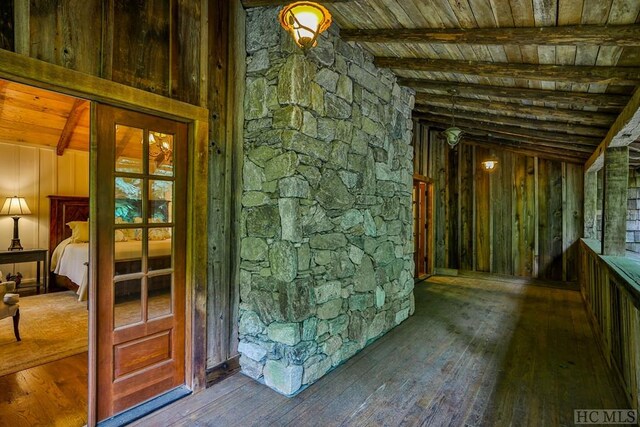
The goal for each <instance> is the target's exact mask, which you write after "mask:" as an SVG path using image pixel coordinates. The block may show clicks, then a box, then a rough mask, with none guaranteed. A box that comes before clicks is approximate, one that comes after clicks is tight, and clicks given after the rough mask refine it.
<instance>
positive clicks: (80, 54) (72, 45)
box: [22, 0, 102, 75]
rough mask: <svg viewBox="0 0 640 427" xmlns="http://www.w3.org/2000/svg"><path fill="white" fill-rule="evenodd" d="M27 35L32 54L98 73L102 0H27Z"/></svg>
mask: <svg viewBox="0 0 640 427" xmlns="http://www.w3.org/2000/svg"><path fill="white" fill-rule="evenodd" d="M22 1H28V0H22ZM29 37H30V41H29V46H30V55H31V56H32V57H34V58H38V59H41V60H43V61H47V62H50V63H52V64H56V65H61V66H63V67H66V68H70V69H72V70H76V71H81V72H83V73H88V74H92V75H99V73H100V61H101V37H102V1H101V0H31V2H30V22H29Z"/></svg>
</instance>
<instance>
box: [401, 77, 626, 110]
mask: <svg viewBox="0 0 640 427" xmlns="http://www.w3.org/2000/svg"><path fill="white" fill-rule="evenodd" d="M398 84H399V85H401V86H408V87H412V88H414V89H426V90H432V91H438V92H443V93H448V92H450V91H452V90H455V91H457V92H458V94H460V95H466V96H474V95H482V96H492V97H495V98H508V99H518V100H523V99H526V100H529V101H542V102H557V103H559V104H571V105H581V106H592V107H613V108H623V107H624V106H625V105H627V102H629V97H628V96H625V95H612V94H606V93H587V92H563V91H555V90H544V89H527V88H520V87H506V86H489V85H478V84H470V83H459V82H448V81H435V80H425V79H407V78H400V79H398Z"/></svg>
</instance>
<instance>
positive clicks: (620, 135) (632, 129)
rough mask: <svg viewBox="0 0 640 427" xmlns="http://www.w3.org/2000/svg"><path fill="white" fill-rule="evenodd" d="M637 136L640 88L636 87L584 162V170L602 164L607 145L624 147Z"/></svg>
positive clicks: (597, 167) (589, 169)
mask: <svg viewBox="0 0 640 427" xmlns="http://www.w3.org/2000/svg"><path fill="white" fill-rule="evenodd" d="M638 138H640V90H637V89H636V93H634V94H633V97H631V100H630V101H629V103H628V104H627V106H626V107H624V110H622V112H621V113H620V115H619V116H618V118H617V119H616V121H615V122H614V123H613V125H612V126H611V128H610V129H609V132H607V135H606V136H605V137H604V140H602V142H601V143H600V145H598V148H596V150H595V151H594V152H593V154H592V155H591V157H589V160H587V162H586V163H585V165H584V170H585V171H594V170H598V169H600V168H601V167H602V165H603V164H604V152H605V150H606V149H607V148H608V147H624V146H625V145H629V144H631V143H632V142H635V141H636V140H637V139H638Z"/></svg>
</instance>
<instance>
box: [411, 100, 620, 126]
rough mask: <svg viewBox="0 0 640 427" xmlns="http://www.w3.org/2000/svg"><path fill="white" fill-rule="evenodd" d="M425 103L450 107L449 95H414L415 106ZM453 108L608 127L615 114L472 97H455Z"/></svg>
mask: <svg viewBox="0 0 640 427" xmlns="http://www.w3.org/2000/svg"><path fill="white" fill-rule="evenodd" d="M425 105H437V106H442V107H445V108H451V97H450V96H443V95H432V94H425V93H418V94H417V95H416V108H418V109H420V108H422V107H421V106H425ZM455 110H471V111H479V112H482V113H487V114H494V115H503V116H504V115H507V116H508V115H512V116H513V115H522V116H528V117H526V118H532V119H537V120H546V121H557V122H566V123H579V124H583V125H589V126H597V127H606V128H608V127H610V126H611V124H612V123H613V122H614V121H615V117H616V116H615V114H608V113H598V112H593V111H582V110H569V109H563V108H547V107H537V106H534V105H522V104H516V103H509V102H497V101H485V100H482V99H472V98H462V97H456V98H455Z"/></svg>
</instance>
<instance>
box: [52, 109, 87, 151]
mask: <svg viewBox="0 0 640 427" xmlns="http://www.w3.org/2000/svg"><path fill="white" fill-rule="evenodd" d="M88 107H89V102H88V101H85V100H84V99H76V100H75V102H74V103H73V106H72V107H71V111H70V112H69V115H68V116H67V121H66V122H65V124H64V128H63V129H62V133H60V138H59V139H58V146H57V148H56V154H57V155H58V156H62V155H63V154H64V150H66V149H67V147H68V146H69V143H70V142H71V137H72V136H73V132H75V130H76V126H78V122H79V121H80V117H82V113H84V111H85V110H86V109H87V108H88Z"/></svg>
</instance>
